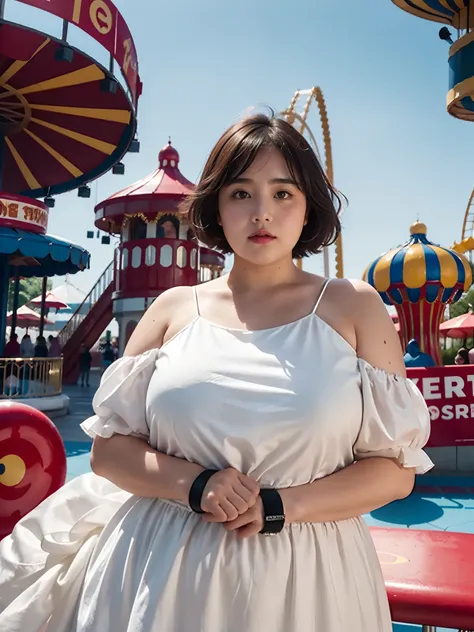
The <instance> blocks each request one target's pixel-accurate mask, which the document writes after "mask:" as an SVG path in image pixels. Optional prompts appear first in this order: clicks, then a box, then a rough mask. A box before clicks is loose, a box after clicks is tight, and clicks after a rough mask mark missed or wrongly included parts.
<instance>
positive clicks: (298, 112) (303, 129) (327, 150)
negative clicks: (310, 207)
mask: <svg viewBox="0 0 474 632" xmlns="http://www.w3.org/2000/svg"><path fill="white" fill-rule="evenodd" d="M313 105H314V106H315V107H316V108H317V110H318V112H319V118H320V123H321V133H322V140H323V155H321V152H320V150H319V145H318V142H317V141H316V138H315V136H314V134H313V132H312V130H311V128H310V126H309V123H308V118H309V114H310V112H311V108H312V106H313ZM281 116H284V117H285V119H286V120H287V121H288V123H291V125H293V126H294V127H295V128H296V129H297V130H298V131H299V133H300V134H302V135H303V136H305V137H306V139H307V140H308V142H309V144H310V145H311V147H312V148H313V149H314V151H315V152H316V155H317V156H318V158H319V160H320V162H321V165H322V166H323V168H324V170H325V172H326V177H327V179H328V180H329V182H330V184H331V185H332V184H334V169H333V161H332V147H331V133H330V129H329V119H328V115H327V109H326V102H325V100H324V95H323V92H322V90H321V88H319V87H313V88H310V89H309V90H297V91H296V92H295V94H294V96H293V98H292V99H291V102H290V105H289V106H288V108H287V109H286V110H284V111H283V112H281ZM323 257H324V276H326V277H329V276H330V274H331V271H330V262H329V249H328V248H325V249H324V251H323ZM298 263H299V266H300V267H301V259H300V260H299V261H298ZM335 263H336V277H337V278H342V277H343V276H344V265H343V258H342V237H341V235H339V237H338V238H337V240H336V243H335Z"/></svg>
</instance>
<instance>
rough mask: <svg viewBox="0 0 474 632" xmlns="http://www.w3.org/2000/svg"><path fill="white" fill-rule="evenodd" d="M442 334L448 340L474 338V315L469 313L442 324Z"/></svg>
mask: <svg viewBox="0 0 474 632" xmlns="http://www.w3.org/2000/svg"><path fill="white" fill-rule="evenodd" d="M439 330H440V332H441V333H442V334H444V335H445V336H448V338H469V337H471V336H474V314H473V313H472V312H471V311H469V312H467V314H461V316H456V317H455V318H450V319H449V320H446V321H445V322H444V323H441V326H440V328H439Z"/></svg>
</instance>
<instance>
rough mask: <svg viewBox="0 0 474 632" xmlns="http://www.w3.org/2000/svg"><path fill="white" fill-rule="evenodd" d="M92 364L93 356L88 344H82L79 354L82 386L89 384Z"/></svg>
mask: <svg viewBox="0 0 474 632" xmlns="http://www.w3.org/2000/svg"><path fill="white" fill-rule="evenodd" d="M91 366H92V356H91V352H90V351H89V349H88V348H87V347H86V345H81V352H80V354H79V371H80V374H79V379H80V381H81V386H84V384H85V385H86V386H89V378H90V373H91Z"/></svg>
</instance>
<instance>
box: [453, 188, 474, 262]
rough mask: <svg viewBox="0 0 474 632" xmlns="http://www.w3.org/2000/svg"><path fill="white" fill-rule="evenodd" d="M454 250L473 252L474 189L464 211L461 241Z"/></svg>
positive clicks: (455, 244) (462, 252) (455, 245)
mask: <svg viewBox="0 0 474 632" xmlns="http://www.w3.org/2000/svg"><path fill="white" fill-rule="evenodd" d="M453 250H456V252H460V253H461V254H464V253H466V252H469V253H471V252H472V251H473V250H474V189H473V190H472V192H471V195H470V197H469V201H468V203H467V206H466V210H465V212H464V220H463V223H462V235H461V241H460V242H459V243H457V242H455V243H454V245H453Z"/></svg>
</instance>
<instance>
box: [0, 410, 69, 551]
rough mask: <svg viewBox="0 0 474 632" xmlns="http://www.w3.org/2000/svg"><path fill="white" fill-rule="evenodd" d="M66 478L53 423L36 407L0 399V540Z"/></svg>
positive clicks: (62, 452) (59, 441) (61, 453)
mask: <svg viewBox="0 0 474 632" xmlns="http://www.w3.org/2000/svg"><path fill="white" fill-rule="evenodd" d="M65 480H66V452H65V450H64V445H63V442H62V439H61V436H60V434H59V432H58V431H57V429H56V426H55V425H54V424H53V423H52V421H50V420H49V418H48V417H46V415H45V414H44V413H42V412H40V411H39V410H36V409H35V408H32V407H31V406H25V404H19V403H15V402H12V401H5V402H0V540H1V539H2V538H4V537H5V536H6V535H8V534H9V533H11V532H12V530H13V527H14V526H15V524H16V523H17V522H18V520H20V518H22V517H23V516H25V515H26V514H27V513H28V512H30V511H31V510H32V509H34V508H35V507H36V506H37V505H39V504H40V503H41V502H42V501H43V500H44V499H45V498H47V497H48V496H50V495H51V494H52V493H53V492H55V491H56V490H57V489H59V488H60V487H61V486H62V485H64V482H65Z"/></svg>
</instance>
